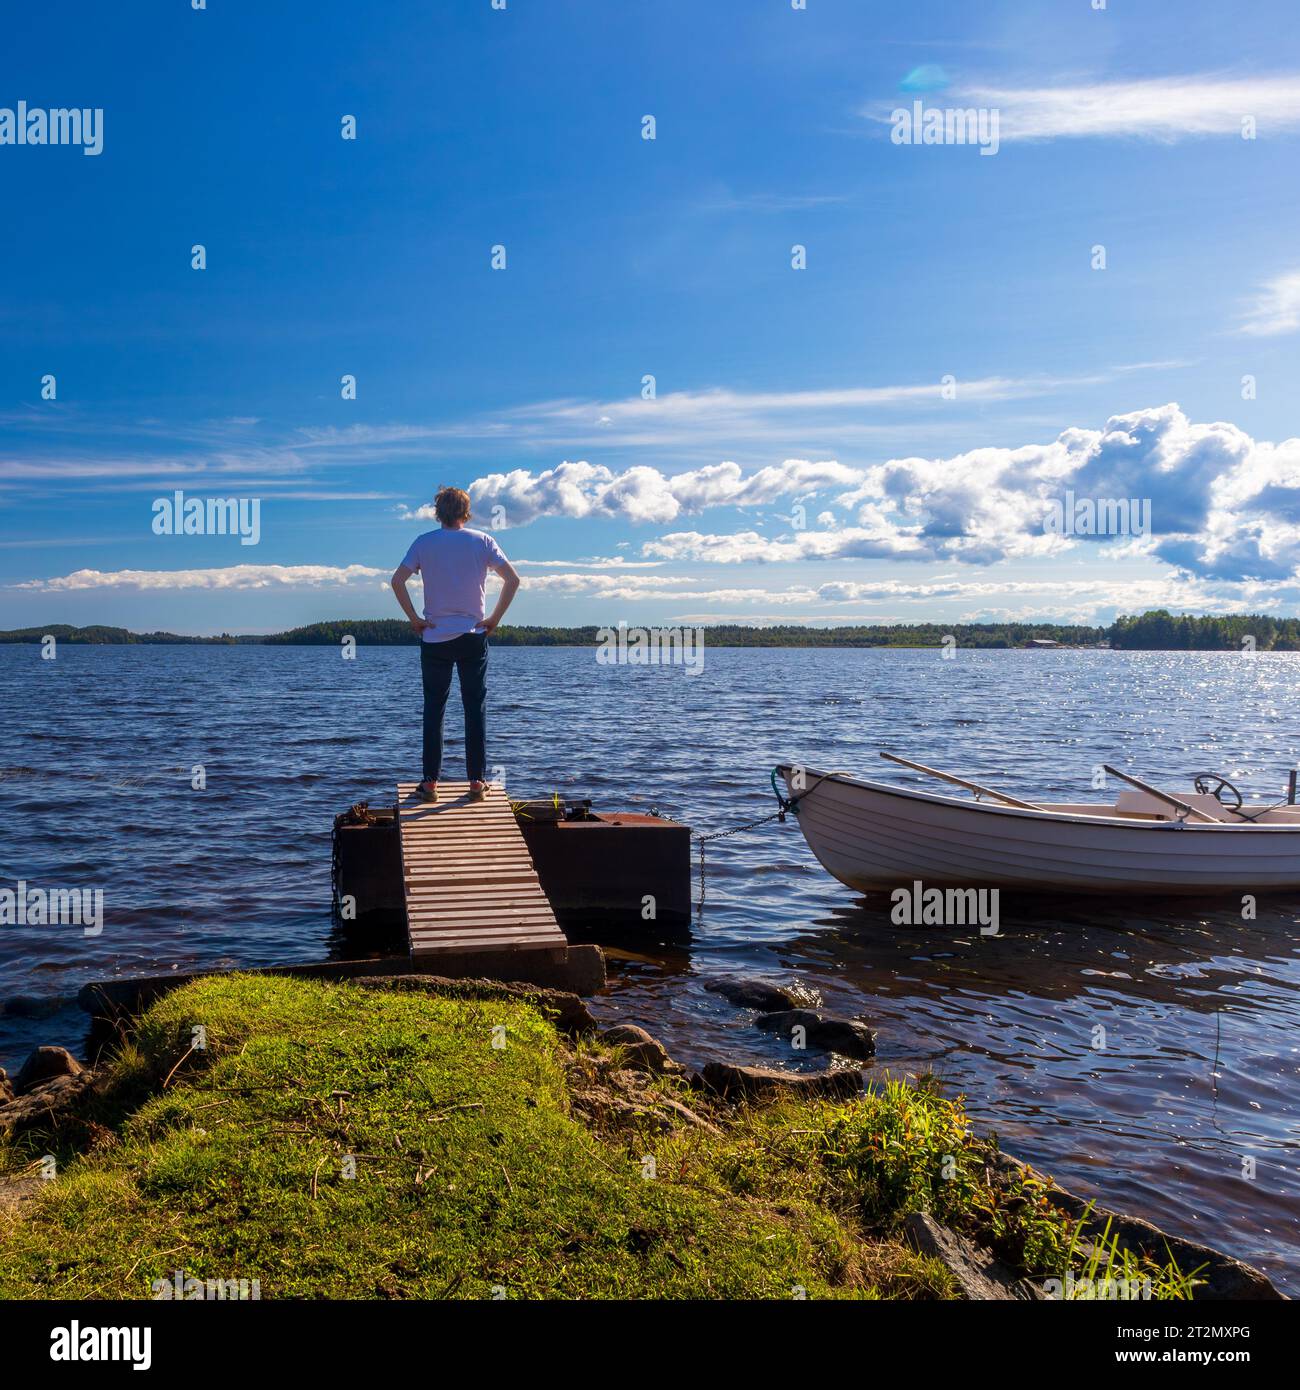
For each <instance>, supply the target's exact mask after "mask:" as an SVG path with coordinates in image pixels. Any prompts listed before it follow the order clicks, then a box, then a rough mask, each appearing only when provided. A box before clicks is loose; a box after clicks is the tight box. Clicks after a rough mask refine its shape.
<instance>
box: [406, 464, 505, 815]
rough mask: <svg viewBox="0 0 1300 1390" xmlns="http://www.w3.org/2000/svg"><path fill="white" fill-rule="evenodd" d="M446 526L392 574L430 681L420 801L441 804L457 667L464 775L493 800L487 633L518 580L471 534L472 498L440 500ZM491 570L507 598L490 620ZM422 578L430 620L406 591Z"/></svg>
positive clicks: (450, 491)
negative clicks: (445, 722) (447, 718)
mask: <svg viewBox="0 0 1300 1390" xmlns="http://www.w3.org/2000/svg"><path fill="white" fill-rule="evenodd" d="M433 509H434V511H435V512H436V513H437V517H438V520H439V522H440V523H441V525H440V527H439V529H438V530H437V531H429V532H426V533H425V534H424V535H423V536H419V537H417V538H416V540H415V541H414V542H412V545H411V548H410V549H409V550H408V551H407V552H406V558H405V559H404V560H403V561H402V563H401V564H400V565H398V567H397V569H396V571H395V572H394V574H393V579H392V584H393V593H394V594H395V595H396V597H397V601H398V603H399V604H401V606H402V612H403V613H405V614H406V616H407V617H408V618H409V619H410V620H411V626H412V627H413V628H414V629H415V631H416V632H418V633H419V634H420V637H421V643H420V674H421V676H422V678H423V681H424V780H423V781H422V782H421V783H420V798H421V800H423V801H437V799H438V778H439V776H440V775H441V773H442V716H443V712H444V711H445V710H446V708H447V695H448V693H449V692H450V690H451V673H452V670H453V668H454V669H455V670H456V671H457V672H458V673H459V675H460V698H461V703H462V704H463V705H464V706H465V773H466V775H467V776H468V777H469V794H470V798H471V799H472V800H475V801H481V800H482V799H483V797H484V796H486V795H487V781H486V777H487V727H486V705H487V664H488V640H487V639H488V633H490V632H492V631H493V630H494V629H495V628H496V626H497V624H498V623H500V621H501V619H502V618H503V617H504V616H505V611H506V609H507V608H509V607H510V601H511V600H512V599H513V598H514V596H515V593H516V591H517V590H518V588H519V576H518V574H516V573H515V569H514V566H513V565H512V564H511V563H510V561H509V560H507V559H506V557H505V555H504V554H503V553H502V551H501V547H500V546H499V545H498V544H497V543H496V541H494V540H493V539H492V537H491V536H489V535H487V534H486V533H485V532H483V531H471V530H469V529H468V528H467V527H466V525H465V523H466V522H467V521H468V520H469V519H470V510H469V494H468V493H467V492H462V491H461V490H460V488H458V487H445V488H443V489H442V490H441V491H440V492H439V493H438V495H437V497H436V498H434V503H433ZM488 570H492V571H493V573H495V574H498V575H500V576H501V579H502V587H501V596H500V597H499V598H498V599H497V603H496V607H495V608H494V609H493V610H492V613H491V615H490V616H488V617H484V616H483V591H484V587H485V585H486V583H487V573H488ZM413 574H418V575H419V576H420V578H421V579H422V580H423V581H424V616H423V617H420V615H419V614H418V613H416V611H415V605H414V604H413V603H412V602H411V595H410V593H409V592H408V591H407V587H406V584H407V581H408V580H409V579H410V578H411V576H412V575H413Z"/></svg>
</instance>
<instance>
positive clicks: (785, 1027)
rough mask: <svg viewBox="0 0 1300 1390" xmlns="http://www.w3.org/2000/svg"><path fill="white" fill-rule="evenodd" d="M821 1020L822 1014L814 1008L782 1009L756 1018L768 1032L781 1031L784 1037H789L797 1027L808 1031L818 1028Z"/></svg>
mask: <svg viewBox="0 0 1300 1390" xmlns="http://www.w3.org/2000/svg"><path fill="white" fill-rule="evenodd" d="M821 1021H822V1016H821V1014H819V1013H814V1012H813V1010H812V1009H782V1010H781V1011H780V1012H779V1013H775V1014H764V1015H763V1016H762V1017H761V1018H756V1019H755V1020H754V1024H755V1026H756V1027H758V1028H762V1029H764V1030H765V1031H766V1032H768V1033H780V1035H781V1036H782V1037H783V1038H788V1037H789V1036H790V1034H791V1033H793V1032H794V1030H795V1029H796V1028H803V1029H804V1030H805V1031H808V1030H810V1029H813V1028H816V1026H817V1025H818V1024H819V1023H820V1022H821Z"/></svg>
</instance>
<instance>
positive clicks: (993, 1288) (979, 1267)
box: [903, 1211, 1043, 1302]
mask: <svg viewBox="0 0 1300 1390" xmlns="http://www.w3.org/2000/svg"><path fill="white" fill-rule="evenodd" d="M903 1231H904V1234H905V1235H906V1236H907V1238H908V1240H909V1241H910V1242H911V1244H912V1246H913V1248H914V1249H915V1250H917V1251H918V1252H919V1253H920V1254H922V1255H929V1256H930V1257H931V1258H932V1259H936V1260H938V1261H940V1263H942V1264H943V1266H944V1267H945V1268H946V1269H947V1270H949V1271H950V1272H951V1274H952V1275H953V1277H954V1278H955V1279H956V1280H957V1286H958V1287H959V1288H960V1289H961V1292H962V1297H963V1298H973V1299H980V1300H1000V1301H1004V1302H1005V1301H1016V1300H1024V1301H1029V1300H1033V1299H1038V1298H1042V1296H1043V1295H1042V1294H1041V1293H1040V1292H1039V1290H1038V1289H1036V1288H1035V1287H1034V1285H1033V1284H1031V1283H1029V1281H1028V1280H1026V1279H1020V1278H1017V1277H1016V1275H1015V1274H1014V1273H1013V1272H1012V1271H1011V1270H1010V1269H1008V1268H1007V1267H1006V1265H1004V1264H1003V1263H1002V1262H1001V1261H1000V1260H998V1259H996V1258H995V1257H994V1256H993V1255H991V1254H989V1252H988V1251H987V1250H982V1249H981V1248H980V1247H979V1246H978V1245H976V1244H975V1243H974V1241H971V1240H967V1239H966V1237H965V1236H963V1235H959V1234H958V1233H957V1232H956V1231H953V1230H950V1229H949V1228H948V1227H947V1226H944V1225H942V1224H941V1223H940V1222H938V1221H936V1220H935V1219H934V1217H932V1216H930V1215H928V1214H927V1213H926V1212H920V1211H914V1212H909V1213H908V1215H907V1216H906V1217H905V1218H904V1220H903Z"/></svg>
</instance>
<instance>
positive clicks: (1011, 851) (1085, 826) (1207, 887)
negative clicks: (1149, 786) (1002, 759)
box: [780, 767, 1300, 897]
mask: <svg viewBox="0 0 1300 1390" xmlns="http://www.w3.org/2000/svg"><path fill="white" fill-rule="evenodd" d="M780 772H781V776H782V777H783V778H784V779H785V782H786V785H787V787H788V788H789V789H790V794H791V796H792V797H798V798H799V800H798V804H797V808H796V818H797V819H798V822H799V826H800V829H801V830H802V831H803V833H804V838H805V839H806V840H807V841H808V845H809V848H810V849H811V850H812V852H813V854H814V855H816V857H817V859H818V861H819V862H820V863H821V864H822V866H823V867H824V868H825V869H826V870H827V871H828V872H830V873H831V874H833V875H834V876H835V877H836V878H837V879H839V881H840V882H841V883H844V884H846V885H847V886H848V887H850V888H854V889H857V890H858V891H859V892H864V893H865V892H871V891H873V890H880V889H890V888H897V887H900V886H910V885H911V884H912V883H914V882H916V881H918V880H919V881H920V882H922V883H923V884H925V885H926V886H927V887H929V886H931V885H933V886H937V887H944V886H947V887H960V888H980V887H991V888H1005V889H1026V890H1038V891H1046V892H1062V891H1064V892H1078V893H1096V894H1115V895H1121V896H1134V895H1145V896H1161V897H1163V896H1167V895H1171V894H1177V895H1194V894H1214V893H1267V892H1281V891H1285V890H1288V889H1296V888H1300V825H1270V826H1261V825H1207V824H1201V823H1187V824H1182V825H1179V824H1175V823H1172V822H1168V821H1133V820H1125V819H1122V818H1120V817H1118V816H1114V815H1110V816H1108V815H1105V814H1099V815H1096V816H1093V815H1065V814H1058V813H1055V812H1052V811H1022V810H1018V809H1016V808H1013V807H1007V806H997V805H992V804H989V803H987V802H973V801H962V800H958V799H957V798H955V797H948V796H941V795H937V794H934V793H930V792H920V791H913V790H911V789H909V788H902V787H891V786H888V785H887V784H885V783H881V782H869V781H866V780H864V779H859V778H856V777H849V776H847V775H845V774H840V773H836V774H822V773H818V772H814V771H812V770H811V769H807V768H805V769H802V770H801V773H802V777H803V779H804V780H803V787H802V788H800V787H799V786H798V785H796V779H795V775H794V772H793V770H792V769H791V768H788V767H783V768H781V769H780Z"/></svg>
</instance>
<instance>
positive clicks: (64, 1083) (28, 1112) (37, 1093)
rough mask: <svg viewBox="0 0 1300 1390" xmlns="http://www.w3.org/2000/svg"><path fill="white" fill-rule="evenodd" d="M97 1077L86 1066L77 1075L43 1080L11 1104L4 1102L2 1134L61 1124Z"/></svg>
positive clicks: (0, 1122)
mask: <svg viewBox="0 0 1300 1390" xmlns="http://www.w3.org/2000/svg"><path fill="white" fill-rule="evenodd" d="M94 1079H95V1073H94V1072H92V1071H86V1070H85V1069H84V1068H82V1070H81V1071H79V1072H78V1073H77V1075H76V1076H66V1075H65V1076H55V1077H51V1078H50V1080H48V1081H42V1082H39V1083H38V1084H37V1085H35V1086H33V1087H32V1088H31V1090H30V1091H27V1092H25V1093H24V1094H22V1095H20V1096H17V1097H16V1098H15V1099H14V1100H11V1101H10V1102H9V1103H8V1104H7V1105H0V1134H17V1133H18V1132H19V1131H20V1130H24V1129H30V1128H31V1127H32V1126H34V1125H41V1126H43V1127H53V1126H57V1125H58V1124H60V1123H61V1122H62V1121H63V1120H64V1119H66V1118H67V1117H68V1115H69V1114H70V1113H71V1111H72V1110H73V1108H74V1106H75V1105H76V1103H77V1101H78V1100H80V1098H81V1096H82V1095H83V1093H84V1092H85V1091H86V1090H88V1089H89V1087H90V1085H91V1083H92V1082H93V1081H94Z"/></svg>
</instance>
